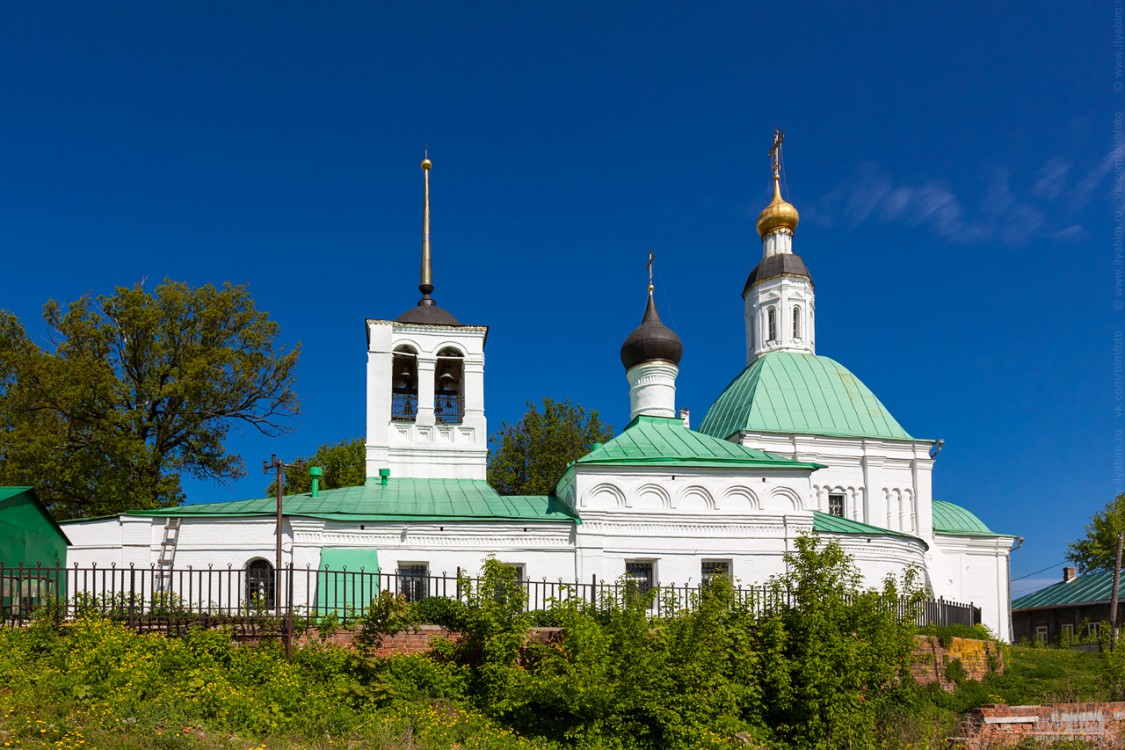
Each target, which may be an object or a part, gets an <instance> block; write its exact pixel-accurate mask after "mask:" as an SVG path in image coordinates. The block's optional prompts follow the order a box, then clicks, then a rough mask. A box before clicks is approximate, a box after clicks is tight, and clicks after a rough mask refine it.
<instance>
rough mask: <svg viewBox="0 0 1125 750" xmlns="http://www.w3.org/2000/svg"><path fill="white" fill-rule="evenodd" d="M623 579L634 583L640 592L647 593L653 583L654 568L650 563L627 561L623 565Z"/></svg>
mask: <svg viewBox="0 0 1125 750" xmlns="http://www.w3.org/2000/svg"><path fill="white" fill-rule="evenodd" d="M625 578H626V580H628V581H632V582H634V583H636V584H637V588H639V589H640V590H641V591H642V592H645V591H648V590H650V589H651V588H652V587H653V583H654V566H653V564H652V562H645V561H640V560H631V561H628V562H626V563H625Z"/></svg>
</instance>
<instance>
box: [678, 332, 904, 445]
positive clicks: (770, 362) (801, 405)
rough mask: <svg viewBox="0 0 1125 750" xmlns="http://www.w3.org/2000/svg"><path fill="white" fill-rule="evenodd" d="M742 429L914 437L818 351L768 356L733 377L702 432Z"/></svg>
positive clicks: (854, 379)
mask: <svg viewBox="0 0 1125 750" xmlns="http://www.w3.org/2000/svg"><path fill="white" fill-rule="evenodd" d="M742 430H753V431H756V432H784V433H793V434H798V435H832V436H846V437H872V438H889V439H894V440H912V439H913V438H911V437H910V435H909V434H908V433H907V432H906V430H904V429H902V426H901V425H899V423H898V422H897V421H895V418H894V417H892V416H891V413H890V412H889V411H887V409H886V407H885V406H883V404H882V403H881V402H880V401H879V399H877V398H876V397H875V394H874V393H872V392H871V390H870V389H868V387H867V386H865V385H864V384H863V383H862V382H861V381H860V380H859V378H857V377H856V376H855V375H853V374H852V373H851V372H849V371H848V369H847V368H846V367H844V366H843V365H841V364H840V363H839V362H837V361H836V360H834V359H829V358H828V357H821V356H818V355H815V354H801V353H795V352H771V353H769V354H764V355H762V356H761V357H759V358H758V359H756V360H754V362H753V363H752V364H751V365H750V366H749V367H747V368H746V369H745V370H743V371H742V373H741V374H740V375H739V376H738V377H736V378H735V379H734V380H732V381H731V383H730V385H728V386H727V387H726V390H724V391H723V392H722V394H720V395H719V397H718V398H717V399H716V400H715V403H714V404H712V405H711V408H710V409H708V411H707V416H705V417H704V418H703V421H702V422H701V423H700V425H699V431H700V432H703V433H706V434H708V435H712V436H714V437H717V438H728V437H730V436H731V435H734V434H736V433H738V432H741V431H742Z"/></svg>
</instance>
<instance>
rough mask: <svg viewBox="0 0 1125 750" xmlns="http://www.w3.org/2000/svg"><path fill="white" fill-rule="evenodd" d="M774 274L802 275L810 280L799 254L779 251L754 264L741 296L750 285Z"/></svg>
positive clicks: (748, 289) (807, 270)
mask: <svg viewBox="0 0 1125 750" xmlns="http://www.w3.org/2000/svg"><path fill="white" fill-rule="evenodd" d="M775 276H804V277H805V278H806V279H808V280H809V281H812V276H811V275H810V274H809V269H808V268H806V267H805V261H803V260H801V256H800V255H797V254H796V253H779V254H778V255H771V256H770V257H768V258H765V259H763V260H762V262H761V263H759V264H758V265H756V266H754V270H753V271H751V272H750V275H749V276H747V277H746V286H744V287H742V296H743V297H745V296H746V292H748V291H750V287H752V286H754V285H755V284H757V283H758V282H759V281H765V280H766V279H772V278H773V277H775Z"/></svg>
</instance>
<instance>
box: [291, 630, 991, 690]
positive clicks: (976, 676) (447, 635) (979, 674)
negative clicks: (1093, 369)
mask: <svg viewBox="0 0 1125 750" xmlns="http://www.w3.org/2000/svg"><path fill="white" fill-rule="evenodd" d="M355 635H356V634H355V632H354V631H351V630H341V631H338V632H336V633H333V634H331V635H329V636H327V637H326V638H325V639H324V640H325V642H326V643H332V644H335V645H339V646H347V647H349V648H350V647H351V646H352V644H353V642H354V640H355ZM435 638H440V639H442V640H446V641H454V642H456V641H458V640H460V639H461V634H460V633H457V632H453V631H451V630H447V629H445V628H443V627H441V626H439V625H419V626H418V627H417V628H415V629H412V630H403V631H400V632H398V633H395V634H394V635H387V636H383V643H382V645H381V646H380V647H379V648H378V649H376V650H375V655H376V656H394V655H395V654H420V653H426V652H428V651H429V650H430V642H431V641H432V640H434V639H435ZM561 638H562V630H561V629H560V628H532V629H531V631H530V632H529V634H528V639H529V640H531V641H533V642H538V643H557V642H558V641H559V640H560V639H561ZM319 640H320V634H319V633H318V632H317V631H316V630H315V629H312V630H310V631H308V632H306V633H304V634H302V635H301V636H300V637H299V638H298V639H297V643H302V644H303V643H315V642H317V641H319ZM916 640H917V644H916V646H915V651H914V663H913V666H912V671H913V673H914V679H915V680H917V681H918V682H920V683H921V684H923V685H928V684H930V683H932V682H936V683H938V684H939V685H941V686H942V688H944V689H946V690H953V688H954V684H953V683H952V682H951V681H950V680H949V679H948V673H949V665H950V663H952V661H953V660H954V659H958V660H960V662H961V666H962V668H963V669H964V674H965V679H966V680H973V681H976V682H979V681H980V680H982V679H984V677H985V676H986V675H987V674H988V673H989V672H990V671H992V668H993V667H995V668H996V670H997V671H999V672H1003V671H1004V653H1003V651H1002V650H1001V649H1000V645H999V644H997V643H992V642H991V641H978V640H974V639H972V638H953V639H952V640H951V641H950V643H949V647H948V648H946V647H944V646H942V645H941V642H940V641H939V640H938V639H937V638H936V637H933V636H922V635H920V636H917V637H916Z"/></svg>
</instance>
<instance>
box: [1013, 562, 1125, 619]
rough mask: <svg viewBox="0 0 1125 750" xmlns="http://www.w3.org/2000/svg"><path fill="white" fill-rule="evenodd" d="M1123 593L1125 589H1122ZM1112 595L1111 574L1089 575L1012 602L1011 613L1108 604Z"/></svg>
mask: <svg viewBox="0 0 1125 750" xmlns="http://www.w3.org/2000/svg"><path fill="white" fill-rule="evenodd" d="M1122 590H1123V591H1125V589H1122ZM1112 595H1113V572H1112V571H1108V570H1107V571H1104V572H1102V573H1089V574H1087V575H1084V576H1079V577H1078V578H1075V579H1073V580H1071V581H1065V582H1064V581H1059V582H1058V583H1056V584H1054V585H1052V586H1048V587H1047V588H1045V589H1040V590H1039V591H1036V592H1035V593H1033V594H1027V595H1026V596H1021V597H1020V598H1019V599H1016V600H1015V601H1013V602H1012V611H1013V612H1014V611H1016V610H1020V609H1041V608H1044V607H1061V606H1068V605H1078V604H1100V603H1103V602H1108V601H1109V599H1110V597H1111V596H1112Z"/></svg>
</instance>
